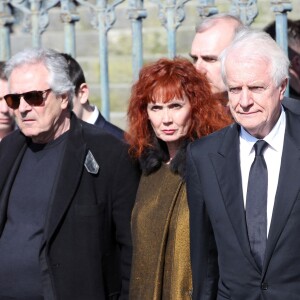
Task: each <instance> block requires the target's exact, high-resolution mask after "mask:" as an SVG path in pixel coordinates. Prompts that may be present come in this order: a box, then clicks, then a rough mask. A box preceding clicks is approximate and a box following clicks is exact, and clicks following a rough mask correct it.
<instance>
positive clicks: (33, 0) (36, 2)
mask: <svg viewBox="0 0 300 300" xmlns="http://www.w3.org/2000/svg"><path fill="white" fill-rule="evenodd" d="M40 2H41V1H40V0H30V4H31V6H30V10H31V27H32V29H31V34H32V46H33V47H41V44H42V43H41V34H40V28H39V9H40Z"/></svg>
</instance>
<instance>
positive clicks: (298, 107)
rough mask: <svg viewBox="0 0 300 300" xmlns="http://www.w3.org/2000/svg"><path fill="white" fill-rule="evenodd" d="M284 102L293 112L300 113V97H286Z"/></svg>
mask: <svg viewBox="0 0 300 300" xmlns="http://www.w3.org/2000/svg"><path fill="white" fill-rule="evenodd" d="M282 104H283V106H284V107H286V108H288V109H289V110H290V111H292V112H293V113H295V114H298V115H299V114H300V99H295V98H288V97H284V98H283V100H282Z"/></svg>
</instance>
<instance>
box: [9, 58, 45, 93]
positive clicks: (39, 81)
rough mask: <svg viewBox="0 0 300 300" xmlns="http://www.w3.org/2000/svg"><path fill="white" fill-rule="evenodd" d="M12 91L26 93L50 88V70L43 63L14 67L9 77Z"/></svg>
mask: <svg viewBox="0 0 300 300" xmlns="http://www.w3.org/2000/svg"><path fill="white" fill-rule="evenodd" d="M8 83H9V90H10V92H11V93H24V92H27V91H33V90H44V89H47V88H49V71H48V69H47V68H46V67H45V65H44V64H42V63H36V64H24V65H20V66H18V67H16V68H14V69H13V70H12V72H11V74H10V76H9V79H8Z"/></svg>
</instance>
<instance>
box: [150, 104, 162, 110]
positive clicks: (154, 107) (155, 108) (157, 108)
mask: <svg viewBox="0 0 300 300" xmlns="http://www.w3.org/2000/svg"><path fill="white" fill-rule="evenodd" d="M160 109H161V106H158V105H153V106H152V107H151V110H152V111H157V110H160Z"/></svg>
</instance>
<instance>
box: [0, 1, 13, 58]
mask: <svg viewBox="0 0 300 300" xmlns="http://www.w3.org/2000/svg"><path fill="white" fill-rule="evenodd" d="M13 23H14V18H13V16H12V15H11V14H10V10H9V8H8V5H7V4H6V2H3V1H2V2H0V60H1V61H6V60H8V59H9V57H10V55H11V47H10V28H9V26H11V24H13Z"/></svg>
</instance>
